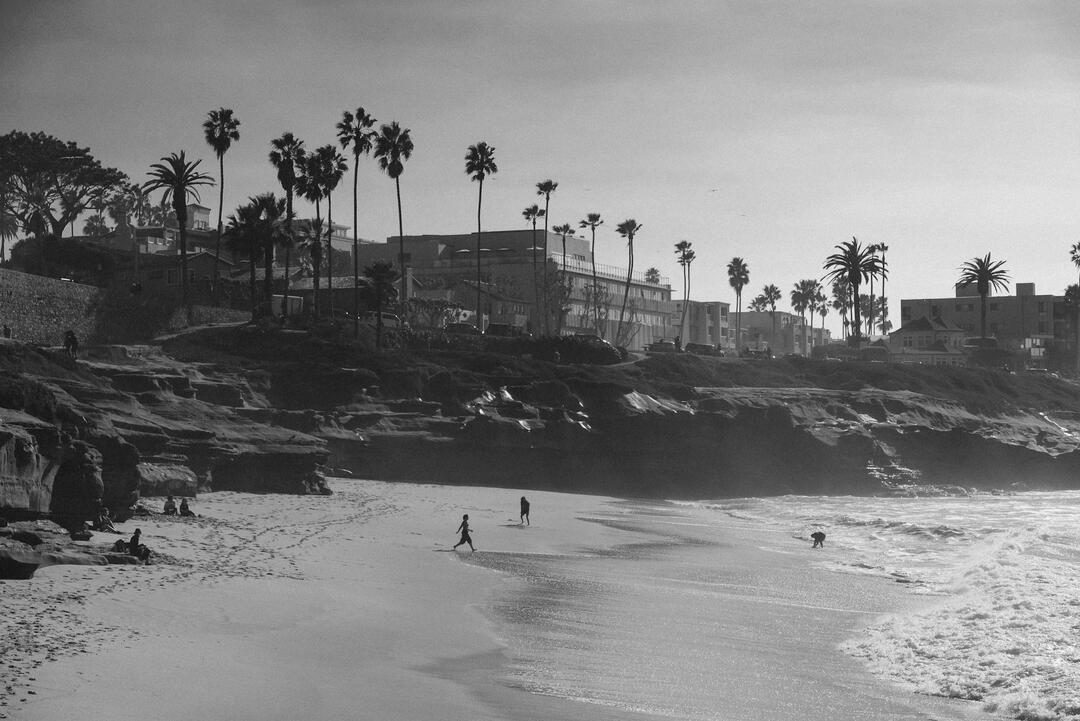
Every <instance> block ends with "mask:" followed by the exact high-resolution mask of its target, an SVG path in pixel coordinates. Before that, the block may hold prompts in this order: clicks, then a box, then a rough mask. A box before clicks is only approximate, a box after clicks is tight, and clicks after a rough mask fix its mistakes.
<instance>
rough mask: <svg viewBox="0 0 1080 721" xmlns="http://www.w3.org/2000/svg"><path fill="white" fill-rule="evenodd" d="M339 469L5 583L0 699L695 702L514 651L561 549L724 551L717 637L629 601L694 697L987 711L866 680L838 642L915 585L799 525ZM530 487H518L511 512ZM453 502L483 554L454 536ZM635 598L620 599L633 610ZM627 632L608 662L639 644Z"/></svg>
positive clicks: (220, 711) (734, 712)
mask: <svg viewBox="0 0 1080 721" xmlns="http://www.w3.org/2000/svg"><path fill="white" fill-rule="evenodd" d="M332 487H333V489H334V495H333V496H329V497H313V496H304V497H301V496H284V495H250V494H237V493H227V492H221V493H210V494H205V495H202V496H200V497H199V498H198V499H197V500H196V501H195V503H194V504H193V510H195V511H196V512H197V513H199V514H200V516H199V517H198V518H195V519H174V518H167V517H163V516H152V517H149V518H142V519H137V520H129V521H127V522H126V523H125V524H123V525H122V526H121V530H122V531H124V532H125V533H128V534H129V533H130V532H131V531H132V530H133V529H134V528H135V527H139V528H141V529H142V531H143V539H144V542H145V543H147V544H148V545H149V546H150V547H151V548H152V549H153V550H154V552H155V562H154V563H153V564H151V565H148V566H108V567H81V566H54V567H49V568H45V569H42V570H40V571H39V572H38V574H37V575H36V576H35V577H34V578H33V579H32V580H30V581H28V582H27V581H21V582H20V581H5V582H2V583H0V601H2V604H3V608H4V617H3V620H2V621H0V633H2V636H0V644H2V648H3V663H2V666H0V704H2V705H0V718H11V719H26V720H27V721H46V720H50V721H51V720H53V719H58V718H68V717H72V716H82V717H85V718H109V719H113V720H115V721H127V720H129V719H130V720H132V721H134V720H136V719H138V720H139V721H142V720H144V719H147V718H155V719H163V720H165V721H168V720H170V719H177V720H179V719H188V718H192V717H194V718H209V719H260V720H262V721H266V720H272V719H282V720H285V719H296V718H309V719H341V718H371V719H426V718H439V719H450V720H453V719H462V720H464V719H473V720H475V719H516V718H521V719H531V718H546V719H564V718H565V719H581V718H584V719H591V718H596V719H615V718H622V719H625V718H656V717H659V716H667V717H679V716H680V714H681V715H684V716H685V717H694V718H696V717H699V714H698V712H697V711H691V710H688V711H685V713H684V712H683V711H679V710H678V709H680V708H683V707H681V706H679V705H678V703H679V702H678V700H677V699H676V700H675V701H672V703H671V704H669V705H667V706H658V705H656V704H653V705H649V704H644V703H643V704H640V705H637V706H634V705H632V704H626V703H623V702H621V701H619V700H618V693H620V690H619V689H620V688H621V687H619V688H616V689H615V690H614V691H613V692H612V693H613V694H615V695H614V696H612V697H611V698H612V699H613V700H612V701H610V702H609V701H606V700H605V698H606V697H604V696H603V695H602V693H601V692H603V693H607V691H605V690H604V684H605V683H606V680H603V679H600V676H602V675H603V673H604V672H603V671H597V672H596V675H595V676H591V675H590V673H591V672H588V671H586V672H584V675H583V677H582V679H581V682H582V684H583V687H589V688H592V687H593V686H595V687H596V688H598V689H600V691H598V692H597V693H596V694H594V695H592V696H590V697H589V698H588V699H585V698H582V699H580V700H572V699H570V698H567V695H566V694H562V693H556V692H547V691H545V690H544V689H542V688H539V687H538V686H536V685H535V684H534V683H533V681H535V679H534V678H533V674H532V672H530V671H528V669H529V668H531V667H530V666H529V659H530V657H531V656H536V654H537V649H538V648H540V647H538V646H535V644H536V643H540V642H543V639H540V640H539V641H538V640H537V639H535V638H533V636H530V635H529V634H522V633H519V630H518V629H520V628H526V627H528V624H524V625H523V624H522V623H518V622H517V621H515V618H514V614H515V613H529V614H532V615H531V616H530V618H531V619H532V621H531V622H533V627H536V628H541V629H545V628H551V627H552V624H551V623H548V622H545V621H544V618H545V616H544V614H545V613H551V612H552V609H555V610H556V611H559V609H560V608H561V606H560V604H562V603H564V601H565V598H564V597H563V596H565V594H566V593H573V589H571V588H568V589H562V590H560V588H559V587H558V584H556V585H555V586H552V584H551V583H549V581H550V579H551V578H552V577H553V575H552V574H553V570H552V569H558V573H559V574H563V573H564V572H565V573H566V574H571V575H572V574H574V573H578V572H579V571H580V572H581V573H582V574H583V576H582V575H579V576H574V577H575V578H579V577H585V578H588V577H595V578H596V579H597V583H598V584H602V583H605V577H604V575H603V574H604V573H608V572H609V571H605V570H604V569H614V570H612V571H610V573H614V574H615V575H616V576H617V575H618V574H619V573H621V571H620V570H618V567H617V566H612V565H611V564H610V563H608V561H609V560H610V559H612V558H615V559H616V561H618V562H619V563H622V562H623V560H625V559H629V560H628V561H627V562H633V563H637V564H639V565H638V566H636V568H637V567H640V568H642V569H645V570H646V571H647V572H656V570H657V569H664V568H670V567H672V566H671V564H672V563H674V562H678V563H682V564H684V566H682V567H689V566H686V565H685V564H687V563H691V562H695V561H694V559H704V558H706V557H707V558H709V559H710V561H709V562H710V563H713V562H714V561H716V559H720V560H719V561H718V564H719V565H717V568H719V571H718V572H717V573H719V574H720V575H721V576H722V577H723V579H722V581H719V580H717V578H719V577H717V578H710V579H709V580H708V581H707V586H708V588H707V589H706V591H707V592H708V593H716V592H717V589H720V588H722V592H723V594H724V595H723V599H724V600H723V604H722V607H718V608H716V615H715V617H710V618H709V620H708V623H709V624H711V625H710V626H709V629H710V630H709V633H713V634H715V638H711V637H708V636H707V635H705V634H704V633H703V629H702V627H700V626H698V625H695V624H696V623H698V621H696V620H694V619H690V618H687V619H678V618H676V619H670V621H671V623H670V624H669V625H663V626H662V627H661V625H656V626H650V622H649V621H648V620H647V619H649V618H650V616H649V615H648V613H644V612H642V615H641V619H643V620H641V621H640V622H638V621H634V620H631V621H629V622H628V626H627V633H628V634H629V635H628V639H632V638H638V637H641V634H645V638H646V639H648V633H650V632H653V631H650V629H654V630H655V628H661V630H660V631H659V633H662V634H663V636H662V637H660V636H658V638H659V639H660V640H659V641H647V643H646V645H647V646H650V644H651V648H652V649H653V652H655V655H654V656H652V658H651V660H650V658H648V657H646V658H645V659H643V663H639V662H637V661H635V660H634V659H633V658H630V659H629V662H628V663H626V664H625V666H620V668H624V669H631V670H633V669H638V668H641V670H642V672H643V673H644V674H645V678H648V677H654V676H655V675H656V674H661V675H662V674H663V673H672V674H677V675H678V676H679V677H680V678H682V677H686V676H687V673H686V671H685V669H683V670H680V668H679V667H678V664H679V661H678V654H680V653H683V652H685V653H687V654H690V656H689V657H688V658H689V659H690V663H691V664H693V666H691V668H698V670H699V671H705V670H704V669H701V668H700V664H701V663H704V661H699V660H695V657H694V656H693V654H695V653H697V654H702V655H703V656H702V658H708V659H711V660H709V661H708V663H710V664H715V665H714V667H712V668H709V669H708V670H707V671H706V672H705V676H704V678H702V679H699V680H697V681H693V680H692V679H691V681H690V682H692V683H699V684H705V685H709V687H710V693H715V694H718V698H720V699H722V701H720V702H719V705H720V707H719V708H713V709H712V712H715V716H700V717H714V718H762V719H788V718H790V719H796V718H800V719H805V718H824V717H825V716H824V714H826V713H827V714H829V715H830V717H832V718H862V719H930V718H939V719H958V718H986V717H985V716H980V715H979V713H978V712H977V709H976V708H975V707H974V706H972V705H971V704H964V703H959V702H948V701H945V700H940V699H934V698H928V697H925V696H916V695H914V694H912V693H910V692H909V691H906V690H904V689H902V688H899V687H894V686H892V685H890V684H889V683H887V682H885V681H882V680H879V679H876V678H874V677H873V676H871V675H870V674H869V673H868V672H866V671H865V670H864V669H863V668H862V667H861V665H860V663H859V662H858V661H857V660H855V659H853V658H850V657H848V656H845V655H844V654H842V653H840V652H839V651H837V650H836V648H837V645H838V644H839V643H840V642H841V641H843V640H845V639H846V638H849V637H850V636H851V635H853V634H854V633H856V632H857V629H858V628H859V627H860V626H861V625H863V624H866V623H869V622H870V621H872V620H873V619H875V618H878V617H879V616H880V615H881V614H883V613H888V612H890V611H892V610H896V609H899V608H903V607H910V605H911V604H917V603H925V602H926V601H925V600H924V599H923V600H920V599H916V598H913V597H911V596H909V595H905V594H904V593H903V592H902V590H901V589H898V588H894V586H895V584H892V585H890V584H889V583H888V582H886V581H884V580H882V579H874V578H867V579H856V580H854V581H853V580H852V579H851V578H850V577H843V578H842V577H840V576H839V574H835V573H830V572H827V571H821V570H817V569H814V568H812V567H809V566H808V565H807V564H806V563H805V561H804V560H803V559H804V557H805V556H803V555H800V553H801V548H802V544H801V543H799V544H798V548H799V549H800V553H796V552H795V545H796V542H793V541H792V539H790V538H778V537H777V538H759V537H755V538H747V537H745V535H744V534H743V535H736V534H734V533H732V535H731V538H730V539H729V540H730V544H728V545H718V544H716V543H713V542H710V543H704V542H702V541H701V540H700V539H699V540H697V541H695V537H697V536H698V535H699V532H701V531H702V529H701V527H700V524H698V523H697V522H696V521H695V520H694V519H693V518H691V517H688V516H687V515H686V514H685V512H682V511H676V510H673V509H664V508H663V504H657V503H652V504H642V503H633V502H627V501H620V500H617V499H610V498H604V497H599V496H579V495H571V494H558V493H540V492H527V491H525V492H523V491H518V490H514V489H492V488H464V487H449V486H432V485H415V484H395V483H381V482H366V481H353V480H343V479H335V480H333V481H332ZM523 494H524V495H528V496H529V499H530V500H531V501H532V506H533V519H532V520H533V523H532V525H531V526H529V527H524V528H522V527H520V526H519V525H518V518H517V504H518V498H519V497H520V496H521V495H523ZM157 500H158V499H148V503H150V504H155V501H157ZM155 505H159V504H155ZM658 509H659V510H658ZM463 513H468V514H469V515H470V519H471V521H472V526H473V528H474V530H475V533H474V536H473V538H474V542H475V543H476V545H477V549H478V550H477V553H476V554H475V555H474V554H470V553H469V552H468V551H467V550H464V551H463V550H462V549H463V548H465V547H462V548H459V549H458V550H457V551H451V550H450V547H451V546H452V545H453V544H454V543H456V542H457V536H456V535H455V533H454V529H455V528H456V527H457V524H458V522H459V521H460V519H461V515H462V514H463ZM658 529H659V530H658ZM715 530H716V529H709V531H710V532H715ZM95 540H103V541H105V542H108V541H111V538H104V537H103V534H98V535H97V536H96V538H95ZM789 547H790V548H789ZM619 549H623V550H619ZM625 549H634V550H633V552H632V553H630V554H627V553H624V551H625ZM619 554H623V555H622V556H620V555H619ZM679 554H684V555H685V554H689V555H686V557H685V558H681V559H680V558H679ZM620 559H621V560H620ZM725 559H726V560H725ZM642 563H644V564H646V565H640V564H642ZM590 564H600V565H590ZM605 564H606V565H605ZM650 568H651V569H653V570H652V571H649V570H648V569H650ZM523 569H524V570H523ZM575 569H577V570H575ZM571 575H567V576H565V578H570V577H571ZM563 577H564V576H562V575H560V578H563ZM680 582H681V581H680ZM703 583H705V582H703ZM545 584H547V585H546V586H545ZM564 585H566V584H564ZM571 585H572V584H571ZM608 587H613V586H612V584H611V583H608ZM785 589H786V590H785ZM603 598H606V596H604V595H603V594H599V595H594V596H589V597H583V599H584V600H582V601H581V603H585V604H588V603H593V601H590V600H589V599H603ZM627 598H629V597H628V596H627ZM708 602H709V604H710V607H713V606H716V605H717V604H715V603H713V600H712V597H710V598H709V599H708ZM604 603H607V601H604ZM643 603H644V602H643ZM650 603H651V602H650ZM642 608H644V606H641V607H639V608H635V609H631V610H629V611H628V610H626V609H619V608H612V609H611V613H616V614H619V613H626V614H628V615H627V616H626V618H628V619H634V618H635V616H634V614H636V613H638V612H639V611H641V610H642ZM587 610H589V612H592V611H599V612H600V613H607V610H606V609H603V608H601V609H587ZM559 612H560V613H561V611H559ZM669 615H670V614H669ZM537 619H539V623H541V624H544V623H546V624H547V625H540V626H536V622H537ZM656 621H657V619H655V618H653V622H656ZM637 623H639V625H638V626H637V627H636V628H635V627H634V624H637ZM639 631H640V633H639ZM680 634H685V635H686V638H687V641H686V644H687V646H686V648H683V649H681V650H680V649H675V650H673V651H672V654H674V655H672V657H671V659H666V656H665V651H664V650H663V649H658V648H657V646H658V645H662V644H663V642H664V639H666V638H679V637H680ZM627 643H629V644H630V645H628V646H625V647H624V648H625V649H630V650H628V651H626V652H625V653H624V658H623V659H622V661H626V660H627V659H626V658H625V655H626V654H631V655H632V654H633V653H637V651H634V650H633V649H635V648H636V646H634V645H633V643H631V642H630V641H628V642H627ZM530 644H533V645H530ZM596 647H599V646H595V645H594V647H593V648H590V649H589V651H590V652H593V651H595V650H596ZM594 656H595V654H594ZM590 658H594V657H590ZM612 659H615V660H614V661H613V663H614V664H615V665H619V663H620V661H619V659H617V658H616V656H614V655H613V656H612ZM593 662H594V661H588V663H593ZM582 663H586V662H585V661H582ZM650 664H655V665H656V666H657V668H654V669H649V668H648V666H649V665H650ZM585 668H587V666H585ZM523 674H524V676H525V677H528V678H524V677H523ZM631 676H632V674H631ZM530 679H531V680H530ZM594 679H595V680H597V683H596V684H592V681H593V680H594ZM661 680H662V679H661ZM626 683H627V687H629V688H633V684H634V683H635V681H634V679H633V678H629V680H628V681H627V682H626ZM550 688H551V689H555V688H557V685H552V686H551V687H550ZM685 708H687V709H689V708H691V707H690V706H686V707H685ZM673 709H675V710H673ZM704 713H711V712H704Z"/></svg>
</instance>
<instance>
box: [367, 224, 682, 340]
mask: <svg viewBox="0 0 1080 721" xmlns="http://www.w3.org/2000/svg"><path fill="white" fill-rule="evenodd" d="M543 237H544V232H543V231H542V230H539V231H536V233H535V234H534V232H533V231H532V230H531V229H523V230H493V231H484V233H483V235H482V240H481V246H480V248H479V251H478V250H477V238H476V234H475V233H464V234H456V235H408V236H405V237H404V238H403V239H401V240H402V242H403V243H404V250H405V265H406V268H407V269H408V276H407V280H406V293H407V294H408V295H409V296H410V297H411V296H413V295H419V296H421V297H443V296H446V295H447V291H455V289H456V288H457V287H458V286H460V285H463V284H466V283H471V284H472V285H471V286H466V287H471V291H472V294H471V297H470V293H469V292H468V291H465V292H464V293H460V292H457V293H456V296H457V297H464V298H465V299H466V302H465V303H464V306H465V308H466V309H468V310H475V308H476V274H477V253H478V252H479V255H480V283H481V288H485V289H486V288H490V289H491V292H492V293H493V294H495V295H497V296H499V297H501V298H506V299H512V300H513V301H514V302H515V303H518V302H524V303H525V304H527V305H526V308H525V310H526V313H525V314H524V315H525V316H526V320H525V324H526V329H527V330H529V331H531V332H534V333H543V332H545V328H544V326H545V323H544V315H545V313H544V311H543V305H544V304H543V300H544V297H543V296H544V294H543V293H542V292H541V293H538V292H537V289H538V288H540V287H542V286H543V277H544V269H545V265H546V267H547V276H548V288H549V292H548V293H547V297H548V300H549V302H548V306H549V308H550V311H549V313H547V315H548V318H547V324H546V325H547V332H549V333H562V334H570V333H592V332H595V329H596V319H597V315H599V320H600V323H599V325H600V335H601V336H602V337H604V338H606V339H608V340H612V341H615V340H616V338H615V336H616V332H617V326H618V320H619V314H620V311H621V309H622V307H623V294H624V290H625V289H626V269H625V268H620V267H617V266H611V265H605V264H597V265H596V283H597V286H598V288H599V292H598V293H596V294H595V295H597V297H598V301H599V302H597V303H595V304H594V303H593V298H592V296H593V295H594V292H593V290H592V288H593V278H592V273H593V266H592V254H591V251H590V245H589V241H588V240H587V239H585V238H578V237H575V236H570V235H568V236H567V237H566V239H565V250H564V244H563V237H562V236H561V235H558V234H556V233H548V235H547V238H548V243H547V255H546V263H545V256H544V244H543ZM398 253H399V238H398V237H397V236H393V237H390V238H388V239H387V242H386V243H365V244H362V245H360V246H359V249H358V257H359V261H360V267H361V268H363V267H364V266H365V265H368V264H370V263H372V262H373V261H375V260H387V261H391V262H394V263H396V262H397V260H398ZM560 280H561V282H560ZM451 295H455V293H451ZM626 299H627V302H626V313H625V323H626V326H627V328H628V329H629V330H628V331H627V332H626V333H625V334H624V335H626V336H627V337H625V338H624V339H623V342H624V343H625V344H626V346H627V347H628V348H631V349H635V350H636V349H641V348H644V347H645V346H646V345H648V344H649V343H652V342H653V341H654V340H658V339H660V338H674V337H675V335H676V334H677V329H676V328H675V327H674V326H673V325H672V318H673V316H674V312H675V303H673V302H672V301H671V285H670V284H669V283H668V281H667V279H666V278H663V277H646V273H643V272H640V271H637V272H635V273H634V274H633V275H632V277H631V279H630V287H629V293H628V295H627V296H626ZM481 303H483V300H482V301H481ZM482 310H484V309H482ZM597 310H598V311H599V312H597ZM484 312H485V315H486V311H484ZM488 322H491V320H490V319H488V318H487V317H485V318H483V319H481V325H486V323H488Z"/></svg>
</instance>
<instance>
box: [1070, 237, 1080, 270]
mask: <svg viewBox="0 0 1080 721" xmlns="http://www.w3.org/2000/svg"><path fill="white" fill-rule="evenodd" d="M1069 260H1071V261H1072V264H1073V265H1075V266H1076V267H1077V269H1078V270H1080V243H1073V244H1072V246H1071V247H1070V248H1069Z"/></svg>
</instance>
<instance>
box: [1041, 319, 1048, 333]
mask: <svg viewBox="0 0 1080 721" xmlns="http://www.w3.org/2000/svg"><path fill="white" fill-rule="evenodd" d="M1048 332H1049V331H1048V330H1047V327H1046V321H1045V320H1040V321H1039V334H1040V335H1046V334H1047V333H1048Z"/></svg>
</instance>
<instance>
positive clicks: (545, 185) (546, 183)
mask: <svg viewBox="0 0 1080 721" xmlns="http://www.w3.org/2000/svg"><path fill="white" fill-rule="evenodd" d="M558 187H559V184H558V183H556V182H555V181H554V180H551V179H550V178H548V179H547V180H541V181H540V182H539V183H537V184H536V194H537V195H542V196H544V299H543V301H544V335H547V333H548V318H549V317H550V315H551V312H550V310H549V309H548V298H547V295H548V292H547V288H548V278H547V271H548V218H549V217H551V208H550V205H551V194H552V193H554V192H555V189H556V188H558Z"/></svg>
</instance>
